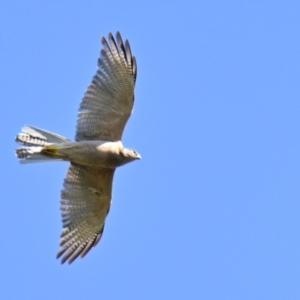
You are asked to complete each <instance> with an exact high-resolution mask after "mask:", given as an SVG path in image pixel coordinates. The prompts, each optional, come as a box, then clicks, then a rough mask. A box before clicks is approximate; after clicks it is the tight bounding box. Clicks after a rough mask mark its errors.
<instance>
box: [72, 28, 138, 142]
mask: <svg viewBox="0 0 300 300" xmlns="http://www.w3.org/2000/svg"><path fill="white" fill-rule="evenodd" d="M116 40H117V42H116V41H115V39H114V37H113V36H112V34H111V33H109V35H108V42H107V41H106V39H105V38H104V37H103V38H102V40H101V42H102V45H103V49H102V50H101V55H100V58H99V60H98V70H97V73H96V75H95V76H94V77H93V80H92V82H91V84H90V85H89V86H88V88H87V90H86V92H85V94H84V97H83V99H82V102H81V104H80V108H79V112H78V118H77V128H76V140H77V141H82V140H107V141H117V140H120V139H121V137H122V133H123V130H124V127H125V125H126V122H127V120H128V118H129V116H130V114H131V111H132V107H133V102H134V85H135V80H136V75H137V65H136V60H135V57H134V56H132V54H131V50H130V46H129V43H128V41H127V40H126V41H125V43H123V40H122V38H121V35H120V33H119V32H117V33H116Z"/></svg>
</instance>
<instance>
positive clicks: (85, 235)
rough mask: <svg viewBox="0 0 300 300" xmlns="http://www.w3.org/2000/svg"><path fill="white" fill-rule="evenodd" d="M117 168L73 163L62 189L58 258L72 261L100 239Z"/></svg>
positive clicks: (85, 252) (63, 260)
mask: <svg viewBox="0 0 300 300" xmlns="http://www.w3.org/2000/svg"><path fill="white" fill-rule="evenodd" d="M113 174H114V169H104V168H91V167H84V166H80V165H75V164H71V165H70V166H69V169H68V172H67V175H66V178H65V180H64V188H63V190H62V192H61V208H60V209H61V214H62V222H63V227H64V229H63V230H62V233H61V240H60V246H61V248H60V250H59V252H58V253H57V258H59V257H60V256H62V255H63V257H62V260H61V262H62V263H64V262H65V261H66V260H69V264H70V263H72V262H73V261H74V260H75V259H76V258H77V257H78V256H79V255H81V257H84V256H85V255H86V254H87V252H89V250H90V249H91V248H92V247H93V246H96V244H97V243H98V242H99V240H100V238H101V236H102V234H103V229H104V223H105V218H106V215H107V213H108V211H109V207H110V201H111V190H112V180H113Z"/></svg>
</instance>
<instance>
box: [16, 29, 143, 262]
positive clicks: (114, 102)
mask: <svg viewBox="0 0 300 300" xmlns="http://www.w3.org/2000/svg"><path fill="white" fill-rule="evenodd" d="M101 42H102V49H101V53H100V58H99V59H98V69H97V72H96V75H95V76H94V77H93V79H92V82H91V83H90V85H89V86H88V88H87V90H86V92H85V94H84V96H83V99H82V101H81V103H80V107H79V112H78V116H77V126H76V135H75V141H74V142H72V141H70V140H68V139H67V138H65V137H63V136H60V135H57V134H55V133H52V132H49V131H46V130H43V129H40V128H36V127H33V126H25V127H23V128H22V132H21V133H19V134H18V135H17V136H16V141H17V142H19V143H21V144H22V145H23V146H22V147H21V148H18V149H16V156H17V157H18V158H19V159H20V162H21V163H31V162H42V161H56V160H64V161H69V162H70V165H69V168H68V171H67V174H66V177H65V179H64V183H63V189H62V191H61V200H60V204H61V206H60V210H61V216H62V223H63V230H62V232H61V240H60V250H59V251H58V253H57V258H59V257H61V256H62V259H61V263H64V262H65V261H68V263H69V264H70V263H72V262H73V261H74V260H75V259H76V258H77V257H78V256H79V255H80V256H81V257H84V256H85V255H86V254H87V253H88V252H89V250H90V249H91V248H92V247H93V246H96V245H97V243H98V242H99V240H100V239H101V236H102V234H103V230H104V224H105V218H106V216H107V214H108V211H109V208H110V203H111V194H112V181H113V175H114V172H115V169H116V168H117V167H119V166H122V165H124V164H127V163H129V162H131V161H134V160H137V159H140V158H141V156H140V155H139V154H138V153H137V152H136V151H135V150H132V149H129V148H125V147H124V146H123V144H122V142H121V138H122V133H123V130H124V127H125V125H126V122H127V120H128V118H129V117H130V114H131V111H132V108H133V103H134V86H135V81H136V76H137V64H136V59H135V57H134V56H133V55H132V54H131V50H130V46H129V43H128V41H127V40H126V41H125V43H124V42H123V40H122V37H121V35H120V33H119V32H117V33H116V36H115V37H113V35H112V34H111V33H109V34H108V39H107V40H106V39H105V38H104V37H102V39H101Z"/></svg>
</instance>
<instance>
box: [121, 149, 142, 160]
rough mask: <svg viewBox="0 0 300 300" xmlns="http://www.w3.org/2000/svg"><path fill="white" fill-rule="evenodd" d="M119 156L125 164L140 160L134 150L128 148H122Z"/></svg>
mask: <svg viewBox="0 0 300 300" xmlns="http://www.w3.org/2000/svg"><path fill="white" fill-rule="evenodd" d="M121 154H122V156H123V157H124V159H125V161H126V162H130V161H133V160H136V159H141V158H142V157H141V156H140V154H138V153H137V152H136V151H135V150H133V149H129V148H123V149H122V152H121Z"/></svg>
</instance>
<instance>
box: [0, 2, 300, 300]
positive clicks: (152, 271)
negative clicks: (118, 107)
mask: <svg viewBox="0 0 300 300" xmlns="http://www.w3.org/2000/svg"><path fill="white" fill-rule="evenodd" d="M299 12H300V2H299V1H275V0H273V1H267V0H266V1H254V0H251V1H250V0H248V1H230V0H228V1H221V0H220V1H208V0H207V1H199V0H197V1H196V0H195V1H191V0H187V1H157V0H151V1H149V0H145V1H131V0H128V1H120V0H118V1H117V0H110V1H107V0H103V1H99V0H98V1H34V0H33V1H6V0H4V1H1V4H0V38H1V50H0V53H1V55H0V65H1V72H0V95H1V104H2V109H1V112H0V124H1V141H2V143H1V156H2V168H1V172H0V178H1V189H0V200H1V210H0V220H1V221H0V224H1V226H0V236H1V247H0V254H1V255H0V265H1V267H0V285H1V299H20V300H24V299H30V300H40V299H45V300H48V299H49V300H50V299H51V300H53V299H204V300H206V299H214V300H215V299H220V300H224V299H229V300H235V299H237V300H240V299H242V300H247V299H249V300H253V299H255V300H257V299H264V300H265V299H272V300H274V299H284V300H286V299H289V300H290V299H297V300H298V299H300V223H299V215H300V201H299V199H300V133H299V132H300V121H299V120H300V102H299V95H300V88H299V82H300V71H299V70H300V68H299V65H300V39H299V29H300V18H299ZM117 30H119V31H120V32H121V34H122V36H123V38H124V39H129V41H130V44H131V48H132V52H133V53H134V55H135V56H136V58H137V63H138V78H137V84H136V98H135V99H136V102H135V103H136V105H135V108H134V113H133V115H132V116H131V118H130V120H129V122H128V124H127V127H126V129H125V134H124V136H123V142H124V144H125V145H126V146H128V147H131V148H134V149H136V150H138V151H139V152H140V153H141V155H142V157H143V159H142V160H141V161H137V162H134V163H132V164H129V165H127V166H125V167H122V168H120V169H119V170H117V172H116V175H115V179H114V188H113V203H112V208H111V210H110V214H109V216H108V218H107V222H106V228H105V232H104V235H103V238H102V240H101V242H100V243H99V244H98V245H97V247H96V248H93V249H92V250H91V252H90V253H89V254H88V255H87V256H86V257H85V258H84V259H78V260H77V261H75V262H74V263H73V264H72V265H71V266H69V265H67V264H65V265H61V264H60V261H59V260H56V259H55V254H56V252H57V250H58V242H59V234H60V231H61V219H60V213H59V199H60V190H61V188H62V182H63V178H64V176H65V172H66V169H67V163H65V162H61V163H42V164H32V165H20V164H19V163H18V161H17V159H16V158H15V156H14V149H15V148H16V147H17V144H15V142H14V137H15V135H16V134H17V133H18V131H19V130H20V128H21V127H22V126H23V125H24V124H30V125H35V126H37V127H41V128H45V129H48V130H51V131H53V132H57V133H59V134H61V135H64V136H66V137H69V138H73V137H74V133H75V124H76V115H77V109H78V106H79V102H80V101H81V98H82V96H83V93H84V91H85V89H86V87H87V85H88V84H89V82H90V81H91V78H92V76H93V75H94V73H95V71H96V63H97V58H98V55H99V51H100V45H101V44H100V38H101V36H102V35H105V36H107V33H108V32H109V31H112V32H113V33H115V32H116V31H117Z"/></svg>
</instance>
